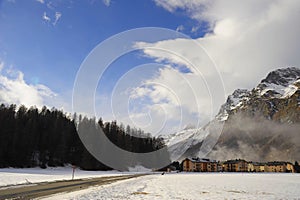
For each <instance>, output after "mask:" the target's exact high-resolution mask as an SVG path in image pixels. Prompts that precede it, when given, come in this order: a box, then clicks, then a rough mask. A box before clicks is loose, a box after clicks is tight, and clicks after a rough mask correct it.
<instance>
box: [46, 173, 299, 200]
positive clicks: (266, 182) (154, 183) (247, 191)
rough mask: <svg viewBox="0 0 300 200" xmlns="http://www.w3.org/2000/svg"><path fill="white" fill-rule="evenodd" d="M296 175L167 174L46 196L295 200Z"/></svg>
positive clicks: (66, 197)
mask: <svg viewBox="0 0 300 200" xmlns="http://www.w3.org/2000/svg"><path fill="white" fill-rule="evenodd" d="M299 188H300V174H279V173H276V174H275V173H253V174H251V173H171V174H165V175H160V174H155V175H148V176H143V177H138V178H135V179H129V180H124V181H118V182H115V183H112V184H110V185H103V186H98V187H92V188H89V189H85V190H81V191H76V192H72V193H63V194H57V195H54V196H50V197H48V198H46V199H149V200H150V199H151V200H153V199H299V198H300V190H299Z"/></svg>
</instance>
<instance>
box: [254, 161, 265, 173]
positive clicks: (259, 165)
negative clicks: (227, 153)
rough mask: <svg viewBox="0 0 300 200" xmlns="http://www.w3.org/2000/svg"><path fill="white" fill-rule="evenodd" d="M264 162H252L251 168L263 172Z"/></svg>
mask: <svg viewBox="0 0 300 200" xmlns="http://www.w3.org/2000/svg"><path fill="white" fill-rule="evenodd" d="M265 165H266V164H265V163H259V162H254V163H253V168H254V172H264V171H265Z"/></svg>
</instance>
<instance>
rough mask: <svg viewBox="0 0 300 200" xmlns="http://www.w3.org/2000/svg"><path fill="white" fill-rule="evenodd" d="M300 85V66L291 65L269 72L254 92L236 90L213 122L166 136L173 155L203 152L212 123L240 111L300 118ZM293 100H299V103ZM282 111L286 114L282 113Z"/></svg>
mask: <svg viewBox="0 0 300 200" xmlns="http://www.w3.org/2000/svg"><path fill="white" fill-rule="evenodd" d="M299 88H300V69H299V68H296V67H289V68H283V69H278V70H275V71H272V72H270V73H269V74H268V75H267V77H266V78H265V79H263V80H262V81H261V82H260V83H259V84H258V86H257V87H255V88H254V89H252V90H251V91H249V90H246V89H237V90H235V91H234V92H233V94H232V95H229V96H228V98H227V101H226V102H225V104H223V105H222V106H221V108H220V111H219V113H218V114H217V116H216V117H215V119H214V120H213V121H212V122H214V123H212V122H209V123H208V124H207V125H206V126H205V127H203V128H199V129H187V130H183V131H180V132H178V133H175V134H172V135H169V136H166V137H165V138H164V139H165V142H166V144H167V145H168V146H169V151H170V153H171V155H172V158H174V157H179V160H180V159H183V158H184V157H186V156H197V151H198V152H199V151H200V147H201V145H202V142H203V140H204V139H205V138H206V137H207V135H208V134H209V131H208V130H209V128H211V126H212V124H215V123H216V122H220V123H221V122H223V123H224V122H226V121H227V120H228V118H230V116H233V115H234V114H235V113H237V112H246V113H248V114H249V115H250V116H253V115H255V114H258V113H259V114H262V115H263V116H264V117H265V118H267V119H270V120H273V119H274V120H275V119H276V120H278V121H288V122H294V121H297V119H298V118H299V115H298V114H299V112H298V111H299V106H300V97H299V96H298V93H300V89H299ZM290 100H291V101H290ZM293 100H294V101H297V102H296V105H295V103H294V101H293ZM295 106H296V110H295ZM297 106H298V107H297ZM290 110H291V111H290ZM281 111H282V113H284V114H281ZM260 112H261V113H260ZM295 113H296V114H295ZM297 113H298V114H297ZM180 155H181V157H180Z"/></svg>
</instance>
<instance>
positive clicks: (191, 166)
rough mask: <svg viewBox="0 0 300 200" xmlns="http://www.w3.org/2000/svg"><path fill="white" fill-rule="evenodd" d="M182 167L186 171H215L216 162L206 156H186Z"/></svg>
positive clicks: (216, 169)
mask: <svg viewBox="0 0 300 200" xmlns="http://www.w3.org/2000/svg"><path fill="white" fill-rule="evenodd" d="M182 168H183V171H186V172H217V171H218V163H217V162H216V161H215V160H209V159H206V158H186V159H185V160H184V161H183V163H182Z"/></svg>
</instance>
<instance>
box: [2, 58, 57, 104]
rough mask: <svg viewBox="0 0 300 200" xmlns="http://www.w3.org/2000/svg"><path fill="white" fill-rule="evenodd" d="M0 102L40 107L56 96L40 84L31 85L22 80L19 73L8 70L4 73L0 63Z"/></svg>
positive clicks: (21, 75) (22, 76)
mask: <svg viewBox="0 0 300 200" xmlns="http://www.w3.org/2000/svg"><path fill="white" fill-rule="evenodd" d="M0 69H1V70H0V101H1V103H7V104H17V105H20V104H23V105H25V106H28V107H29V106H33V105H35V106H37V107H42V106H43V105H45V102H46V99H51V98H54V97H55V96H56V94H55V93H54V92H53V91H52V90H51V89H50V88H48V87H47V86H45V85H42V84H37V85H31V84H28V83H26V81H25V80H24V74H23V73H22V72H21V71H18V70H13V69H9V70H7V71H6V73H5V72H3V70H4V63H3V62H1V63H0Z"/></svg>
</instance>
